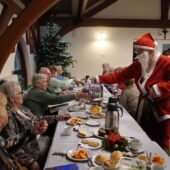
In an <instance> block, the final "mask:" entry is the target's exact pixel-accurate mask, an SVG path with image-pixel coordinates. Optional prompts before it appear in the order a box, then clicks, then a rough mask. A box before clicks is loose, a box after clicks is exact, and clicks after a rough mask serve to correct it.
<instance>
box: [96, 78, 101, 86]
mask: <svg viewBox="0 0 170 170" xmlns="http://www.w3.org/2000/svg"><path fill="white" fill-rule="evenodd" d="M96 83H98V84H100V80H99V76H96Z"/></svg>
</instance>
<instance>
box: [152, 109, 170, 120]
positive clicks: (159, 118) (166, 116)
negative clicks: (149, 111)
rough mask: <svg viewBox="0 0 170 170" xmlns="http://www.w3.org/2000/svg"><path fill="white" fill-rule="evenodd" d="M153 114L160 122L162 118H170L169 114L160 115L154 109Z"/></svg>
mask: <svg viewBox="0 0 170 170" xmlns="http://www.w3.org/2000/svg"><path fill="white" fill-rule="evenodd" d="M153 114H154V116H155V118H156V120H157V121H158V122H162V121H164V120H167V119H170V115H164V116H161V117H160V116H158V114H157V113H156V112H155V111H154V112H153Z"/></svg>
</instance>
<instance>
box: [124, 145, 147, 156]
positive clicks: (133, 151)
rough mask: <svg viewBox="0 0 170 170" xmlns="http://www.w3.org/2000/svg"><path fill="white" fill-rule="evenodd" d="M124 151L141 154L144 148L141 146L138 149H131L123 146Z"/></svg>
mask: <svg viewBox="0 0 170 170" xmlns="http://www.w3.org/2000/svg"><path fill="white" fill-rule="evenodd" d="M125 150H126V151H128V152H131V153H133V154H141V153H144V150H143V149H142V148H141V149H138V150H133V149H130V148H129V147H128V146H127V147H126V148H125Z"/></svg>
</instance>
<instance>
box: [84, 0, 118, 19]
mask: <svg viewBox="0 0 170 170" xmlns="http://www.w3.org/2000/svg"><path fill="white" fill-rule="evenodd" d="M116 1H118V0H105V1H104V2H103V3H101V4H99V5H98V6H97V7H95V8H94V9H92V10H90V11H89V12H87V13H85V14H84V16H83V17H92V16H93V15H95V14H97V13H98V12H100V11H101V10H103V9H104V8H106V7H108V6H110V5H111V4H113V3H115V2H116Z"/></svg>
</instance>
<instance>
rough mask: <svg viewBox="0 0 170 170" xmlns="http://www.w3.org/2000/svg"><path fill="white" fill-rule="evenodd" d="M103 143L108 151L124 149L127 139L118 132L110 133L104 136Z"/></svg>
mask: <svg viewBox="0 0 170 170" xmlns="http://www.w3.org/2000/svg"><path fill="white" fill-rule="evenodd" d="M103 145H104V148H105V149H106V150H109V151H115V150H119V151H124V150H125V148H126V146H128V141H127V139H126V138H124V137H122V136H120V135H119V133H110V134H109V135H108V136H106V137H105V138H104V141H103Z"/></svg>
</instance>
